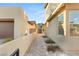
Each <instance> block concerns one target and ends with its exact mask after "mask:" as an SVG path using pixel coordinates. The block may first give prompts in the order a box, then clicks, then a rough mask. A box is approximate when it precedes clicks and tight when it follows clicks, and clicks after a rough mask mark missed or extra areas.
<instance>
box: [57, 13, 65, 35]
mask: <svg viewBox="0 0 79 59" xmlns="http://www.w3.org/2000/svg"><path fill="white" fill-rule="evenodd" d="M63 22H64V16H63V14H62V15H60V16H59V17H58V34H60V35H64V27H63Z"/></svg>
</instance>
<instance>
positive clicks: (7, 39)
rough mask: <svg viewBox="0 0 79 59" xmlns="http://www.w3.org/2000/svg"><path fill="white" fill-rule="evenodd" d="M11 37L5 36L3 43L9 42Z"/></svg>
mask: <svg viewBox="0 0 79 59" xmlns="http://www.w3.org/2000/svg"><path fill="white" fill-rule="evenodd" d="M12 40H13V39H12V38H5V40H4V42H3V43H7V42H10V41H12Z"/></svg>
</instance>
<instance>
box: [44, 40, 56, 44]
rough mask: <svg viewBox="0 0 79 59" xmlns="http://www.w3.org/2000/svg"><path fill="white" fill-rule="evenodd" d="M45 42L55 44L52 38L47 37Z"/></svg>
mask: <svg viewBox="0 0 79 59" xmlns="http://www.w3.org/2000/svg"><path fill="white" fill-rule="evenodd" d="M45 42H46V43H54V44H55V42H54V41H53V40H52V39H47V40H46V41H45Z"/></svg>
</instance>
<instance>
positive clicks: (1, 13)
mask: <svg viewBox="0 0 79 59" xmlns="http://www.w3.org/2000/svg"><path fill="white" fill-rule="evenodd" d="M23 16H24V11H23V10H22V9H21V8H20V7H14V6H11V7H8V6H4V7H0V19H6V18H12V19H14V38H18V37H20V36H23V35H24V33H25V31H26V30H27V26H26V23H25V20H24V17H23ZM26 22H27V20H26Z"/></svg>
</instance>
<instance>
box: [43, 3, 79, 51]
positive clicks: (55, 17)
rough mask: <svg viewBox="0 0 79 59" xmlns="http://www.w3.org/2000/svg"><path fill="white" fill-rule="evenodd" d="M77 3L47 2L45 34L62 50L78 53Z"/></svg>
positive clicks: (78, 21) (78, 4)
mask: <svg viewBox="0 0 79 59" xmlns="http://www.w3.org/2000/svg"><path fill="white" fill-rule="evenodd" d="M78 6H79V3H47V4H45V10H46V23H45V25H44V28H45V29H46V31H45V33H46V35H47V36H48V37H49V38H51V39H52V40H54V41H55V42H56V43H57V44H58V45H59V46H60V47H61V48H62V49H63V50H65V51H69V52H74V53H79V7H78Z"/></svg>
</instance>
